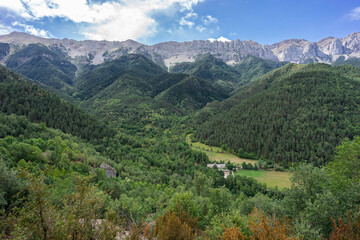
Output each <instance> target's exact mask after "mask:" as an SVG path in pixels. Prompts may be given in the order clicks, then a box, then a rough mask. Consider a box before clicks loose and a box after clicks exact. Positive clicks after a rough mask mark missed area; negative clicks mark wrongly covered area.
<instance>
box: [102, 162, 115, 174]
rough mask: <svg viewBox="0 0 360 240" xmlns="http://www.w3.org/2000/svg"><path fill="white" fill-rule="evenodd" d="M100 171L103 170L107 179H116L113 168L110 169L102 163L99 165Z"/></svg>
mask: <svg viewBox="0 0 360 240" xmlns="http://www.w3.org/2000/svg"><path fill="white" fill-rule="evenodd" d="M100 169H104V170H105V173H106V176H107V177H109V178H113V177H116V174H117V172H116V170H115V168H113V167H111V166H110V165H108V164H106V163H102V164H101V165H100Z"/></svg>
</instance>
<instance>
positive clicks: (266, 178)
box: [235, 170, 291, 189]
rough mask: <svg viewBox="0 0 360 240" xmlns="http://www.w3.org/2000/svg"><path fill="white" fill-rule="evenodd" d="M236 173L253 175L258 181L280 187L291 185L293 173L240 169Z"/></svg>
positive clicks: (247, 175)
mask: <svg viewBox="0 0 360 240" xmlns="http://www.w3.org/2000/svg"><path fill="white" fill-rule="evenodd" d="M235 175H239V176H246V177H252V178H254V179H256V180H257V181H258V182H261V183H266V185H268V186H269V187H275V186H277V187H278V188H279V189H283V188H290V187H291V181H290V177H291V173H289V172H276V171H265V170H239V171H237V172H236V173H235Z"/></svg>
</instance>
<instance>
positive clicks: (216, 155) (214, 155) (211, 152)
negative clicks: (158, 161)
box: [186, 134, 257, 166]
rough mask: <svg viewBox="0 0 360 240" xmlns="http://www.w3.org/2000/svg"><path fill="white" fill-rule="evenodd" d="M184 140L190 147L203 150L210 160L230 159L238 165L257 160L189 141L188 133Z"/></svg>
mask: <svg viewBox="0 0 360 240" xmlns="http://www.w3.org/2000/svg"><path fill="white" fill-rule="evenodd" d="M186 142H187V143H188V144H189V145H190V146H191V148H192V149H195V150H199V151H202V152H205V153H206V155H208V157H209V160H210V161H211V162H220V161H224V162H228V161H230V162H231V163H235V164H237V165H239V166H241V164H242V163H243V162H246V163H251V164H254V163H256V162H257V161H256V160H250V159H245V158H239V157H238V156H236V155H234V154H232V153H228V152H224V151H223V150H222V149H221V148H219V147H213V146H208V145H206V144H203V143H201V142H191V138H190V134H189V135H187V136H186Z"/></svg>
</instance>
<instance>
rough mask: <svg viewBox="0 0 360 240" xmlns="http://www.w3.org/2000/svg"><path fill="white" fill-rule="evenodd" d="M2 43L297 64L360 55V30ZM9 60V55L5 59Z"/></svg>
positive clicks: (169, 58)
mask: <svg viewBox="0 0 360 240" xmlns="http://www.w3.org/2000/svg"><path fill="white" fill-rule="evenodd" d="M0 43H7V44H10V46H11V51H10V53H9V54H12V53H13V52H14V51H17V50H18V49H21V48H23V47H26V46H27V45H29V44H31V43H38V44H42V45H45V46H47V47H50V48H51V47H55V48H57V49H61V50H62V51H63V52H65V53H66V54H67V55H68V56H69V57H70V58H71V61H72V62H73V63H75V64H99V63H102V62H104V61H106V60H111V59H114V58H117V57H120V56H123V55H125V54H129V53H140V54H144V55H146V56H147V57H149V58H152V59H153V60H154V61H155V62H157V63H160V64H163V65H165V66H167V67H170V66H172V65H174V64H176V63H181V62H194V61H195V60H196V59H197V58H198V57H199V56H202V55H204V54H206V53H209V54H212V55H214V56H216V57H217V58H219V59H221V60H222V61H224V62H226V63H228V64H235V63H237V62H240V61H242V60H243V59H245V58H246V57H247V56H249V55H250V56H255V57H259V58H262V59H270V60H278V61H288V62H295V63H306V62H309V61H311V62H313V61H315V62H325V63H331V62H333V61H335V60H336V59H337V58H338V57H340V56H344V57H345V58H346V59H347V58H349V57H356V58H360V33H352V34H350V35H348V36H346V37H345V38H335V37H327V38H324V39H322V40H320V41H319V42H310V41H307V40H305V39H289V40H284V41H282V42H279V43H275V44H272V45H261V44H259V43H257V42H254V41H252V40H248V41H241V40H239V39H237V40H233V41H230V40H228V39H226V41H225V40H224V39H216V40H215V39H210V40H195V41H187V42H173V41H172V42H164V43H158V44H155V45H145V44H142V43H139V42H136V41H134V40H130V39H129V40H126V41H123V42H117V41H90V40H86V41H76V40H71V39H62V40H60V39H48V38H40V37H36V36H32V35H29V34H26V33H17V32H13V33H10V34H8V35H3V36H0ZM4 59H6V58H4Z"/></svg>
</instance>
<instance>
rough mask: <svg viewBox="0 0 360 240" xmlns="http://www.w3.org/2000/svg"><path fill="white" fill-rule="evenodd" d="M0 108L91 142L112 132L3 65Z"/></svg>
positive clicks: (112, 131)
mask: <svg viewBox="0 0 360 240" xmlns="http://www.w3.org/2000/svg"><path fill="white" fill-rule="evenodd" d="M0 110H1V112H3V113H6V114H11V113H13V114H17V115H24V116H26V117H27V118H28V119H29V120H30V121H33V122H38V123H40V122H43V123H45V125H46V126H49V127H52V128H57V129H61V130H62V131H64V132H65V133H70V134H72V135H74V136H78V137H80V138H84V139H87V140H90V141H94V142H96V141H98V140H101V139H102V138H104V137H109V136H113V134H114V130H112V129H111V128H109V127H107V126H105V125H104V124H103V123H102V121H100V120H98V119H95V118H94V117H93V116H90V115H89V114H87V113H85V112H84V111H82V110H80V109H79V108H78V107H76V106H74V105H72V104H70V103H68V102H66V101H64V100H62V99H61V98H59V97H58V96H56V95H54V94H51V93H49V92H47V91H45V90H43V89H42V88H41V87H39V86H38V85H35V84H34V83H30V82H28V81H27V80H25V79H23V78H21V77H20V76H19V75H18V74H16V73H14V72H11V71H9V70H7V69H5V68H4V67H0Z"/></svg>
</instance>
